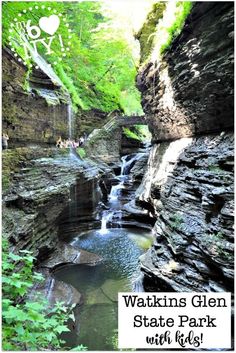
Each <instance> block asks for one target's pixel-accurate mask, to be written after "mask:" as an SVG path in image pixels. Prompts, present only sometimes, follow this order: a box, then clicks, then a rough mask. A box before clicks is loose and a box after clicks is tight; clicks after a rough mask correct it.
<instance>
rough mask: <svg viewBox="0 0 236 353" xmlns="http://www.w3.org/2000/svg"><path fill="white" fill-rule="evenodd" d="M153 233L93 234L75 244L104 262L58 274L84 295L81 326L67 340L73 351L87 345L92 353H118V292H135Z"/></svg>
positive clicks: (111, 232)
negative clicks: (96, 352) (142, 258)
mask: <svg viewBox="0 0 236 353" xmlns="http://www.w3.org/2000/svg"><path fill="white" fill-rule="evenodd" d="M151 242H152V235H151V232H149V231H147V230H142V229H114V228H111V229H108V232H107V233H106V234H100V232H99V230H92V231H91V230H90V231H87V232H84V233H83V234H80V236H79V237H78V238H75V239H74V240H73V242H72V243H71V244H72V245H73V246H74V247H75V248H76V247H77V248H79V249H83V250H86V251H89V252H92V253H95V254H98V255H100V256H101V257H102V258H103V261H102V263H101V264H99V265H96V266H89V265H78V266H68V267H64V268H62V269H59V270H57V271H56V272H55V277H56V278H57V279H59V280H62V281H64V282H67V283H70V284H72V285H73V286H74V287H75V288H76V289H77V290H78V291H79V292H80V293H81V294H82V300H83V305H82V306H81V307H79V309H78V320H77V321H78V324H77V326H76V327H75V330H74V332H71V333H69V334H67V335H66V336H65V337H64V338H65V339H66V344H67V346H69V347H74V346H76V345H78V344H83V345H85V346H87V347H88V349H89V350H117V347H116V343H115V342H116V340H117V326H118V317H117V300H118V292H128V291H132V288H133V281H134V280H135V279H136V278H137V277H138V275H139V272H138V269H139V266H138V259H139V256H140V255H141V254H142V253H143V252H144V251H145V250H146V249H148V248H149V247H150V245H151Z"/></svg>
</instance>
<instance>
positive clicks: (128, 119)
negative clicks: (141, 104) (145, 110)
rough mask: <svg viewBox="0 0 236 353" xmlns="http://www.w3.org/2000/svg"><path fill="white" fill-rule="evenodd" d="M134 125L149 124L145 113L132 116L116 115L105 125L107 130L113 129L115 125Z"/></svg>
mask: <svg viewBox="0 0 236 353" xmlns="http://www.w3.org/2000/svg"><path fill="white" fill-rule="evenodd" d="M133 125H147V122H146V119H145V115H132V116H123V115H122V116H115V117H114V118H112V119H111V120H110V121H108V123H106V125H105V126H104V127H103V128H104V129H105V130H107V131H108V130H111V129H112V128H114V127H115V126H133Z"/></svg>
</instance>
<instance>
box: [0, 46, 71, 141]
mask: <svg viewBox="0 0 236 353" xmlns="http://www.w3.org/2000/svg"><path fill="white" fill-rule="evenodd" d="M38 64H39V65H40V67H39V68H38V69H33V70H32V72H31V73H30V74H29V76H28V77H27V75H28V74H27V69H26V67H25V66H24V65H23V64H20V63H19V62H17V60H16V59H15V57H14V56H13V55H12V54H11V52H10V51H9V50H7V49H3V56H2V69H3V87H2V90H3V94H2V96H3V102H2V104H3V108H2V116H3V121H2V129H3V132H7V133H8V135H9V137H10V140H9V144H10V146H13V145H17V144H19V145H20V146H23V145H24V144H29V143H32V142H33V143H40V144H43V143H55V141H56V140H57V138H58V137H59V136H60V135H61V136H63V137H64V138H67V137H68V113H67V109H68V108H67V107H68V104H69V103H70V97H69V95H68V93H67V92H66V91H65V90H64V89H63V88H62V84H61V82H60V80H59V79H58V77H57V76H56V75H55V73H53V72H52V70H50V69H49V68H47V67H46V66H47V65H46V63H45V62H44V61H43V60H40V63H38Z"/></svg>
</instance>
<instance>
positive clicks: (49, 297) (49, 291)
mask: <svg viewBox="0 0 236 353" xmlns="http://www.w3.org/2000/svg"><path fill="white" fill-rule="evenodd" d="M54 283H55V279H54V278H51V279H50V281H49V285H48V287H47V288H46V296H47V299H48V300H50V299H51V295H52V290H53V287H54Z"/></svg>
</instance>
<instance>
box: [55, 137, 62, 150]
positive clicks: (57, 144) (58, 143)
mask: <svg viewBox="0 0 236 353" xmlns="http://www.w3.org/2000/svg"><path fill="white" fill-rule="evenodd" d="M56 147H57V148H62V139H61V136H60V137H59V139H58V140H57V142H56Z"/></svg>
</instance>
